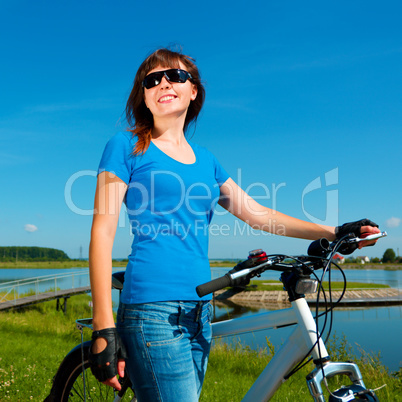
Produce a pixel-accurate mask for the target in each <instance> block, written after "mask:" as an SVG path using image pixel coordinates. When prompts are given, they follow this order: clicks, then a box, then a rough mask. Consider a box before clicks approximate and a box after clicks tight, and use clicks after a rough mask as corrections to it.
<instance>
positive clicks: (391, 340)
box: [0, 268, 402, 371]
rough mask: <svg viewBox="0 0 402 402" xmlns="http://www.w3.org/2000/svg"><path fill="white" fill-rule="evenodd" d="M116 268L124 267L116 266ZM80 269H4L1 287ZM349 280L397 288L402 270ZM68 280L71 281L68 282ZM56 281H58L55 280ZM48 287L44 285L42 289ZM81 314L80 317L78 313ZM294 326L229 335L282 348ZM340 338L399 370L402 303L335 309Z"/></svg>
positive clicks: (228, 311)
mask: <svg viewBox="0 0 402 402" xmlns="http://www.w3.org/2000/svg"><path fill="white" fill-rule="evenodd" d="M115 270H117V271H118V270H123V269H122V268H116V269H115ZM227 270H228V268H212V278H216V277H219V276H221V275H224V274H225V273H226V272H227ZM72 272H77V273H79V275H76V276H75V279H74V286H75V287H79V286H87V285H88V279H87V278H88V276H87V275H82V274H85V273H86V272H88V269H86V268H69V269H0V287H1V285H2V283H3V282H8V281H12V280H19V279H24V278H33V277H38V276H44V275H55V274H68V273H72ZM345 273H346V276H347V279H348V281H349V282H364V283H381V284H386V285H389V286H391V287H393V288H399V289H402V271H385V270H346V271H345ZM278 276H279V274H278V273H277V272H265V273H264V274H263V275H262V279H266V280H269V279H274V280H277V279H278ZM332 280H334V281H341V280H342V278H341V276H340V274H338V273H337V271H334V272H333V273H332ZM67 282H68V283H67ZM70 282H71V280H67V279H65V280H63V279H59V280H58V281H57V287H59V288H63V283H64V284H65V287H69V286H71V283H70ZM52 283H54V282H52ZM41 287H43V288H47V289H48V288H49V287H54V285H53V286H51V285H49V283H46V282H43V283H42V284H41V285H40V286H39V288H41ZM40 290H44V289H40ZM113 303H114V305H115V306H116V307H117V305H118V291H113ZM265 311H268V310H266V309H261V308H253V309H248V308H239V307H236V308H235V307H233V306H230V305H229V306H226V307H217V306H215V307H214V312H215V318H216V319H217V320H221V319H224V318H226V317H228V316H229V317H233V316H238V315H250V314H257V313H262V312H265ZM77 318H80V317H77ZM291 330H292V329H291V328H282V329H280V330H265V331H259V332H255V333H249V334H244V335H241V336H240V337H237V338H235V337H229V338H227V339H225V341H227V342H234V343H237V342H241V343H243V344H247V345H249V346H250V347H252V348H265V347H266V345H267V343H266V339H267V338H268V339H269V341H270V342H271V343H272V344H273V345H274V346H275V347H276V348H278V347H279V346H280V345H281V344H282V343H283V341H284V340H285V339H286V337H287V336H288V335H289V333H290V331H291ZM334 331H336V334H337V336H338V338H340V337H342V336H343V334H344V335H345V336H346V339H347V340H348V342H349V344H350V345H351V346H352V348H353V351H354V352H355V353H356V354H359V349H360V348H361V349H363V350H365V351H366V352H372V353H374V354H376V355H377V354H380V357H381V361H382V362H383V363H384V364H385V365H386V366H387V367H388V368H389V369H390V370H391V371H396V370H398V369H399V368H400V367H401V366H402V352H401V348H400V347H399V339H400V334H401V333H402V306H391V307H372V308H371V307H370V308H342V309H338V310H335V312H334V329H333V332H332V333H334Z"/></svg>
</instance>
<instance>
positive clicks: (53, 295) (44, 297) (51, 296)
mask: <svg viewBox="0 0 402 402" xmlns="http://www.w3.org/2000/svg"><path fill="white" fill-rule="evenodd" d="M90 290H91V288H90V287H89V286H84V287H80V288H72V289H65V290H57V291H52V292H44V293H39V294H37V295H33V296H26V297H21V298H19V299H16V300H10V301H5V302H1V303H0V311H4V310H10V309H13V308H22V307H26V306H29V305H32V304H36V303H42V302H45V301H49V300H57V304H56V308H57V309H59V307H60V299H64V306H63V309H64V312H66V308H67V299H68V298H69V297H70V296H74V295H77V294H80V293H87V292H90Z"/></svg>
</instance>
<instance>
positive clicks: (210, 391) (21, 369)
mask: <svg viewBox="0 0 402 402" xmlns="http://www.w3.org/2000/svg"><path fill="white" fill-rule="evenodd" d="M89 301H90V298H89V296H87V295H79V296H74V297H71V298H70V300H69V302H68V309H67V313H66V314H64V313H63V312H62V311H56V302H55V301H51V302H46V303H41V304H38V305H36V306H32V307H30V308H29V309H25V310H17V311H14V312H13V311H11V312H2V313H0V339H1V347H0V401H8V400H10V401H29V400H34V401H42V400H43V399H44V398H45V397H46V396H47V395H48V393H49V391H50V388H51V382H52V378H53V375H54V374H55V372H56V370H57V367H58V365H59V364H60V362H61V361H62V359H63V357H64V356H65V355H66V353H67V352H68V351H69V350H70V349H71V348H72V347H74V346H75V345H76V344H78V343H79V342H80V333H79V331H78V330H76V329H75V324H74V321H75V319H76V318H82V317H90V316H91V309H90V307H89ZM85 336H86V339H88V338H89V336H90V334H89V331H87V333H86V335H85ZM333 343H335V341H333ZM331 349H332V350H333V351H335V360H345V359H350V358H351V356H350V354H349V348H348V346H347V343H346V340H344V339H341V340H338V341H337V342H336V346H332V347H331ZM272 351H273V348H272V346H271V345H270V343H269V342H268V343H267V348H266V350H263V351H252V350H250V349H248V348H244V347H241V346H238V347H237V348H235V349H231V348H229V347H228V346H227V345H225V344H220V343H218V344H217V345H216V346H214V347H213V350H212V353H211V356H210V363H209V369H208V372H207V376H206V380H205V386H204V389H203V393H202V396H201V401H203V402H206V401H211V402H212V401H213V402H219V401H222V402H230V401H240V400H241V398H242V396H243V395H244V393H245V392H246V390H247V389H248V387H249V386H250V385H251V384H252V382H253V381H254V380H255V378H256V377H257V376H258V374H259V373H260V372H261V370H262V369H263V367H264V366H265V364H266V362H267V361H268V360H269V359H270V358H271V354H272ZM354 359H355V360H359V366H360V368H361V370H362V372H363V376H364V377H365V381H366V384H367V385H368V386H370V387H378V386H381V385H382V384H384V383H386V384H387V387H385V388H384V389H382V390H380V391H379V392H378V396H379V398H380V400H381V401H401V400H402V399H401V398H402V387H401V381H400V378H401V377H400V376H401V372H399V373H393V374H390V373H389V372H388V371H387V369H386V368H384V367H383V366H382V365H381V364H380V363H379V360H378V358H377V357H375V356H374V357H373V356H369V355H363V358H361V359H357V358H354ZM309 370H311V368H309V369H307V368H305V369H303V370H302V371H301V372H299V373H297V374H296V375H295V376H293V377H291V379H290V380H289V381H288V382H286V383H285V384H284V385H283V386H282V387H281V389H280V391H278V394H277V395H276V396H275V398H274V399H273V400H274V401H287V400H289V401H310V400H311V398H310V396H309V395H308V391H307V387H306V386H305V379H304V376H305V375H306V373H307V372H308V371H309ZM333 386H334V388H337V385H336V384H334V385H333Z"/></svg>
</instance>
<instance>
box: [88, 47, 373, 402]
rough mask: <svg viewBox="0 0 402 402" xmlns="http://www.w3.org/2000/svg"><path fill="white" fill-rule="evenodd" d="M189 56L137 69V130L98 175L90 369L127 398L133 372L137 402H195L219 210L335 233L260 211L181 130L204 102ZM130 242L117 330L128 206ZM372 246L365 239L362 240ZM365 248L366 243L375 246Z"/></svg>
mask: <svg viewBox="0 0 402 402" xmlns="http://www.w3.org/2000/svg"><path fill="white" fill-rule="evenodd" d="M204 96H205V91H204V87H203V85H202V83H201V79H200V74H199V72H198V69H197V67H196V65H195V63H194V60H193V59H192V58H190V57H189V56H186V55H183V54H181V53H179V52H174V51H171V50H168V49H159V50H157V51H156V52H154V53H152V54H151V55H150V56H149V57H148V58H147V59H146V60H145V61H144V62H143V63H142V64H141V66H140V68H139V69H138V72H137V75H136V77H135V81H134V86H133V89H132V92H131V94H130V97H129V99H128V102H127V107H126V116H127V121H128V123H129V124H130V126H131V128H130V130H128V131H127V132H122V133H118V134H117V135H115V136H114V137H113V138H112V139H111V140H110V141H109V142H108V144H107V145H106V148H105V151H104V153H103V156H102V159H101V162H100V166H99V174H98V183H97V189H96V195H95V209H94V217H93V224H92V231H91V244H90V255H89V257H90V260H89V261H90V275H91V288H92V297H93V306H94V307H93V327H94V332H93V337H92V340H93V341H92V349H91V350H92V353H91V356H90V361H91V368H92V371H93V373H94V374H95V376H96V377H97V378H98V380H100V381H102V382H105V383H106V384H108V385H110V386H113V387H115V388H116V389H120V384H119V382H118V380H117V377H116V374H118V375H120V376H123V375H124V373H127V374H128V375H129V376H130V378H131V380H132V383H133V386H134V389H135V391H136V394H137V397H138V400H139V401H187V402H189V401H190V402H191V401H197V400H198V398H199V395H200V392H201V387H202V383H203V379H204V375H205V371H206V367H207V361H208V354H209V349H210V341H211V327H210V320H211V310H210V305H209V299H210V295H209V296H207V297H204V298H199V297H198V296H197V294H196V291H195V288H196V286H197V285H199V284H201V283H204V282H207V281H209V280H210V267H209V262H208V225H209V223H210V221H211V218H212V215H213V211H214V208H215V206H216V204H217V203H218V202H219V204H220V205H221V206H223V207H224V208H226V209H227V210H228V211H229V212H231V213H232V214H233V215H235V216H236V217H238V218H240V219H241V220H242V221H244V222H246V223H247V224H249V225H250V226H252V227H253V228H258V229H261V230H265V231H268V232H271V233H276V234H280V235H285V236H291V237H297V238H303V239H310V240H314V239H318V238H320V237H326V238H327V239H329V240H333V239H335V237H336V236H337V234H336V233H335V232H336V228H335V227H329V226H319V225H316V224H313V223H310V222H305V221H301V220H298V219H295V218H292V217H290V216H287V215H284V214H281V213H280V212H277V211H273V210H271V209H269V208H266V207H263V206H262V205H260V204H258V203H257V202H256V201H255V200H253V199H252V198H251V197H249V196H248V195H247V194H246V193H244V192H243V191H242V190H241V188H239V187H238V186H237V185H236V183H235V182H234V181H233V180H232V179H231V178H230V177H229V175H228V174H227V173H226V172H225V170H224V169H223V168H222V166H221V165H220V164H219V162H218V161H217V160H216V159H215V157H214V156H213V155H212V154H211V153H210V152H208V151H207V150H206V149H205V148H202V147H200V146H197V145H196V144H194V143H192V142H189V141H188V140H187V139H186V137H185V132H186V129H187V127H188V125H189V124H190V123H191V122H195V121H196V120H197V116H198V114H199V112H200V110H201V108H202V105H203V102H204ZM123 202H124V203H125V204H126V207H127V211H128V215H129V219H130V223H131V225H132V230H133V234H134V241H133V245H132V252H131V254H130V256H129V262H128V265H127V269H126V275H125V283H124V289H123V292H122V296H121V304H120V306H119V310H118V314H117V323H116V327H117V328H116V327H115V322H114V319H113V314H112V301H111V290H110V289H111V271H112V258H111V256H112V247H113V241H114V236H115V231H116V227H117V222H118V218H119V213H120V209H121V205H122V203H123ZM376 226H377V225H375V224H374V223H373V222H371V221H369V220H362V221H358V222H353V223H349V224H345V225H343V226H341V227H339V228H337V229H338V232H339V233H338V235H343V234H344V233H349V232H351V231H353V232H355V233H356V234H359V233H361V232H362V233H363V232H369V233H377V232H379V230H378V228H377V227H376ZM366 243H367V244H369V243H368V242H366ZM367 244H366V245H367Z"/></svg>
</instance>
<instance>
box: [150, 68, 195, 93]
mask: <svg viewBox="0 0 402 402" xmlns="http://www.w3.org/2000/svg"><path fill="white" fill-rule="evenodd" d="M163 77H165V78H166V79H167V80H168V81H169V82H180V83H183V82H186V81H187V80H190V81H191V80H192V79H193V77H192V76H191V74H190V73H188V72H187V71H185V70H181V69H180V68H172V69H170V70H163V71H157V72H155V73H151V74H148V75H147V76H146V77H145V78H144V81H142V86H143V87H145V88H147V89H151V88H153V87H156V86H157V85H159V84H160V83H161V81H162V78H163Z"/></svg>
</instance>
